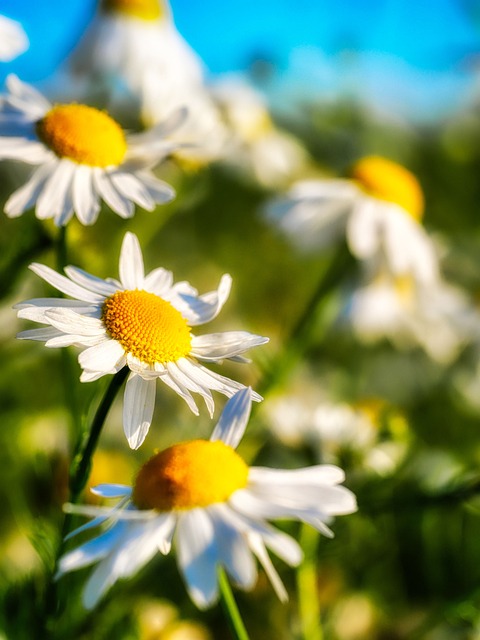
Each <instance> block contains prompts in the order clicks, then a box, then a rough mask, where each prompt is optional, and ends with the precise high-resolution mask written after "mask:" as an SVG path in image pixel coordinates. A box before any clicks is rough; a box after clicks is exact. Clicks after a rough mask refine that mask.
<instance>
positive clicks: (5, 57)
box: [0, 15, 30, 62]
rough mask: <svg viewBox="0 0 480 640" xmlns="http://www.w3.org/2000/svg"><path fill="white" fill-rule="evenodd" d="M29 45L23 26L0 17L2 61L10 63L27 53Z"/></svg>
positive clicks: (0, 58)
mask: <svg viewBox="0 0 480 640" xmlns="http://www.w3.org/2000/svg"><path fill="white" fill-rule="evenodd" d="M29 44H30V43H29V42H28V37H27V34H26V33H25V31H24V30H23V27H22V25H21V24H19V23H18V22H16V21H15V20H11V19H10V18H7V17H6V16H3V15H0V61H1V62H10V60H13V59H14V58H16V57H17V56H19V55H20V54H21V53H23V52H24V51H26V50H27V49H28V46H29Z"/></svg>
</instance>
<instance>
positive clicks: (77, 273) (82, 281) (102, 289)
mask: <svg viewBox="0 0 480 640" xmlns="http://www.w3.org/2000/svg"><path fill="white" fill-rule="evenodd" d="M65 273H66V274H67V276H68V277H69V278H70V279H71V280H73V282H76V283H77V284H79V285H80V286H82V287H85V289H88V290H89V291H93V292H94V293H98V294H99V295H101V296H107V297H109V296H111V295H113V294H114V293H116V292H117V291H118V287H117V286H115V285H114V284H113V283H112V282H107V281H106V280H102V278H97V277H96V276H92V274H90V273H87V272H86V271H83V269H79V268H78V267H72V266H71V265H69V266H68V267H65Z"/></svg>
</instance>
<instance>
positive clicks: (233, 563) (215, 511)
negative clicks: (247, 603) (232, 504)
mask: <svg viewBox="0 0 480 640" xmlns="http://www.w3.org/2000/svg"><path fill="white" fill-rule="evenodd" d="M208 512H209V514H210V516H211V518H212V520H213V524H214V529H215V543H216V545H217V553H218V559H219V562H220V563H221V564H222V565H223V566H224V567H225V568H226V570H227V572H228V574H229V575H230V576H231V578H232V579H233V580H234V581H235V583H236V584H237V585H239V586H241V587H242V588H243V589H251V588H252V587H253V585H254V584H255V582H256V579H257V570H256V566H255V562H254V560H253V556H252V553H251V551H250V548H249V546H248V543H247V538H246V536H245V535H244V534H243V533H242V530H241V529H239V528H238V526H237V521H236V519H235V518H232V517H231V509H229V507H228V506H227V505H224V504H214V505H211V506H210V507H209V508H208Z"/></svg>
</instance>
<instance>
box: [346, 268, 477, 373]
mask: <svg viewBox="0 0 480 640" xmlns="http://www.w3.org/2000/svg"><path fill="white" fill-rule="evenodd" d="M345 314H346V316H347V318H348V320H349V321H350V322H351V325H352V327H353V330H354V331H355V333H356V334H357V336H358V337H359V338H360V339H361V340H363V341H365V342H375V341H377V340H380V339H382V338H387V339H389V340H391V341H392V342H393V344H394V345H395V346H396V347H398V348H411V347H413V346H419V347H421V348H422V349H424V350H425V352H426V353H427V354H428V355H429V356H430V357H431V358H432V359H434V360H436V361H438V362H439V363H444V364H446V363H448V362H450V361H451V360H452V359H454V358H455V357H456V356H457V355H458V353H459V351H460V350H461V349H462V348H463V347H464V346H465V345H466V344H467V343H468V342H469V341H471V340H472V339H473V338H474V336H475V335H478V333H479V328H480V317H478V314H477V313H476V311H475V310H474V308H473V306H472V305H471V303H470V302H469V300H468V298H467V296H466V295H465V293H464V292H463V291H461V290H460V289H458V288H456V287H453V286H451V285H449V284H447V283H446V282H444V281H442V280H441V279H440V278H438V279H436V280H434V281H431V282H427V283H425V282H422V281H421V280H416V279H414V278H413V277H411V276H408V275H405V276H397V277H395V276H394V275H393V274H391V273H388V272H387V271H386V270H381V269H380V270H377V269H376V268H375V267H374V268H373V269H369V268H366V269H365V278H364V283H363V285H361V286H359V287H357V288H356V289H355V291H354V292H353V293H352V294H351V297H350V299H349V300H348V302H347V305H346V309H345Z"/></svg>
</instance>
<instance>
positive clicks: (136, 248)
mask: <svg viewBox="0 0 480 640" xmlns="http://www.w3.org/2000/svg"><path fill="white" fill-rule="evenodd" d="M119 273H120V281H121V283H122V285H123V286H124V287H125V289H142V288H143V282H144V277H145V272H144V269H143V256H142V250H141V249H140V243H139V242H138V238H137V236H136V235H135V234H133V233H130V232H129V231H128V232H127V233H126V234H125V237H124V239H123V243H122V249H121V251H120V262H119Z"/></svg>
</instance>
